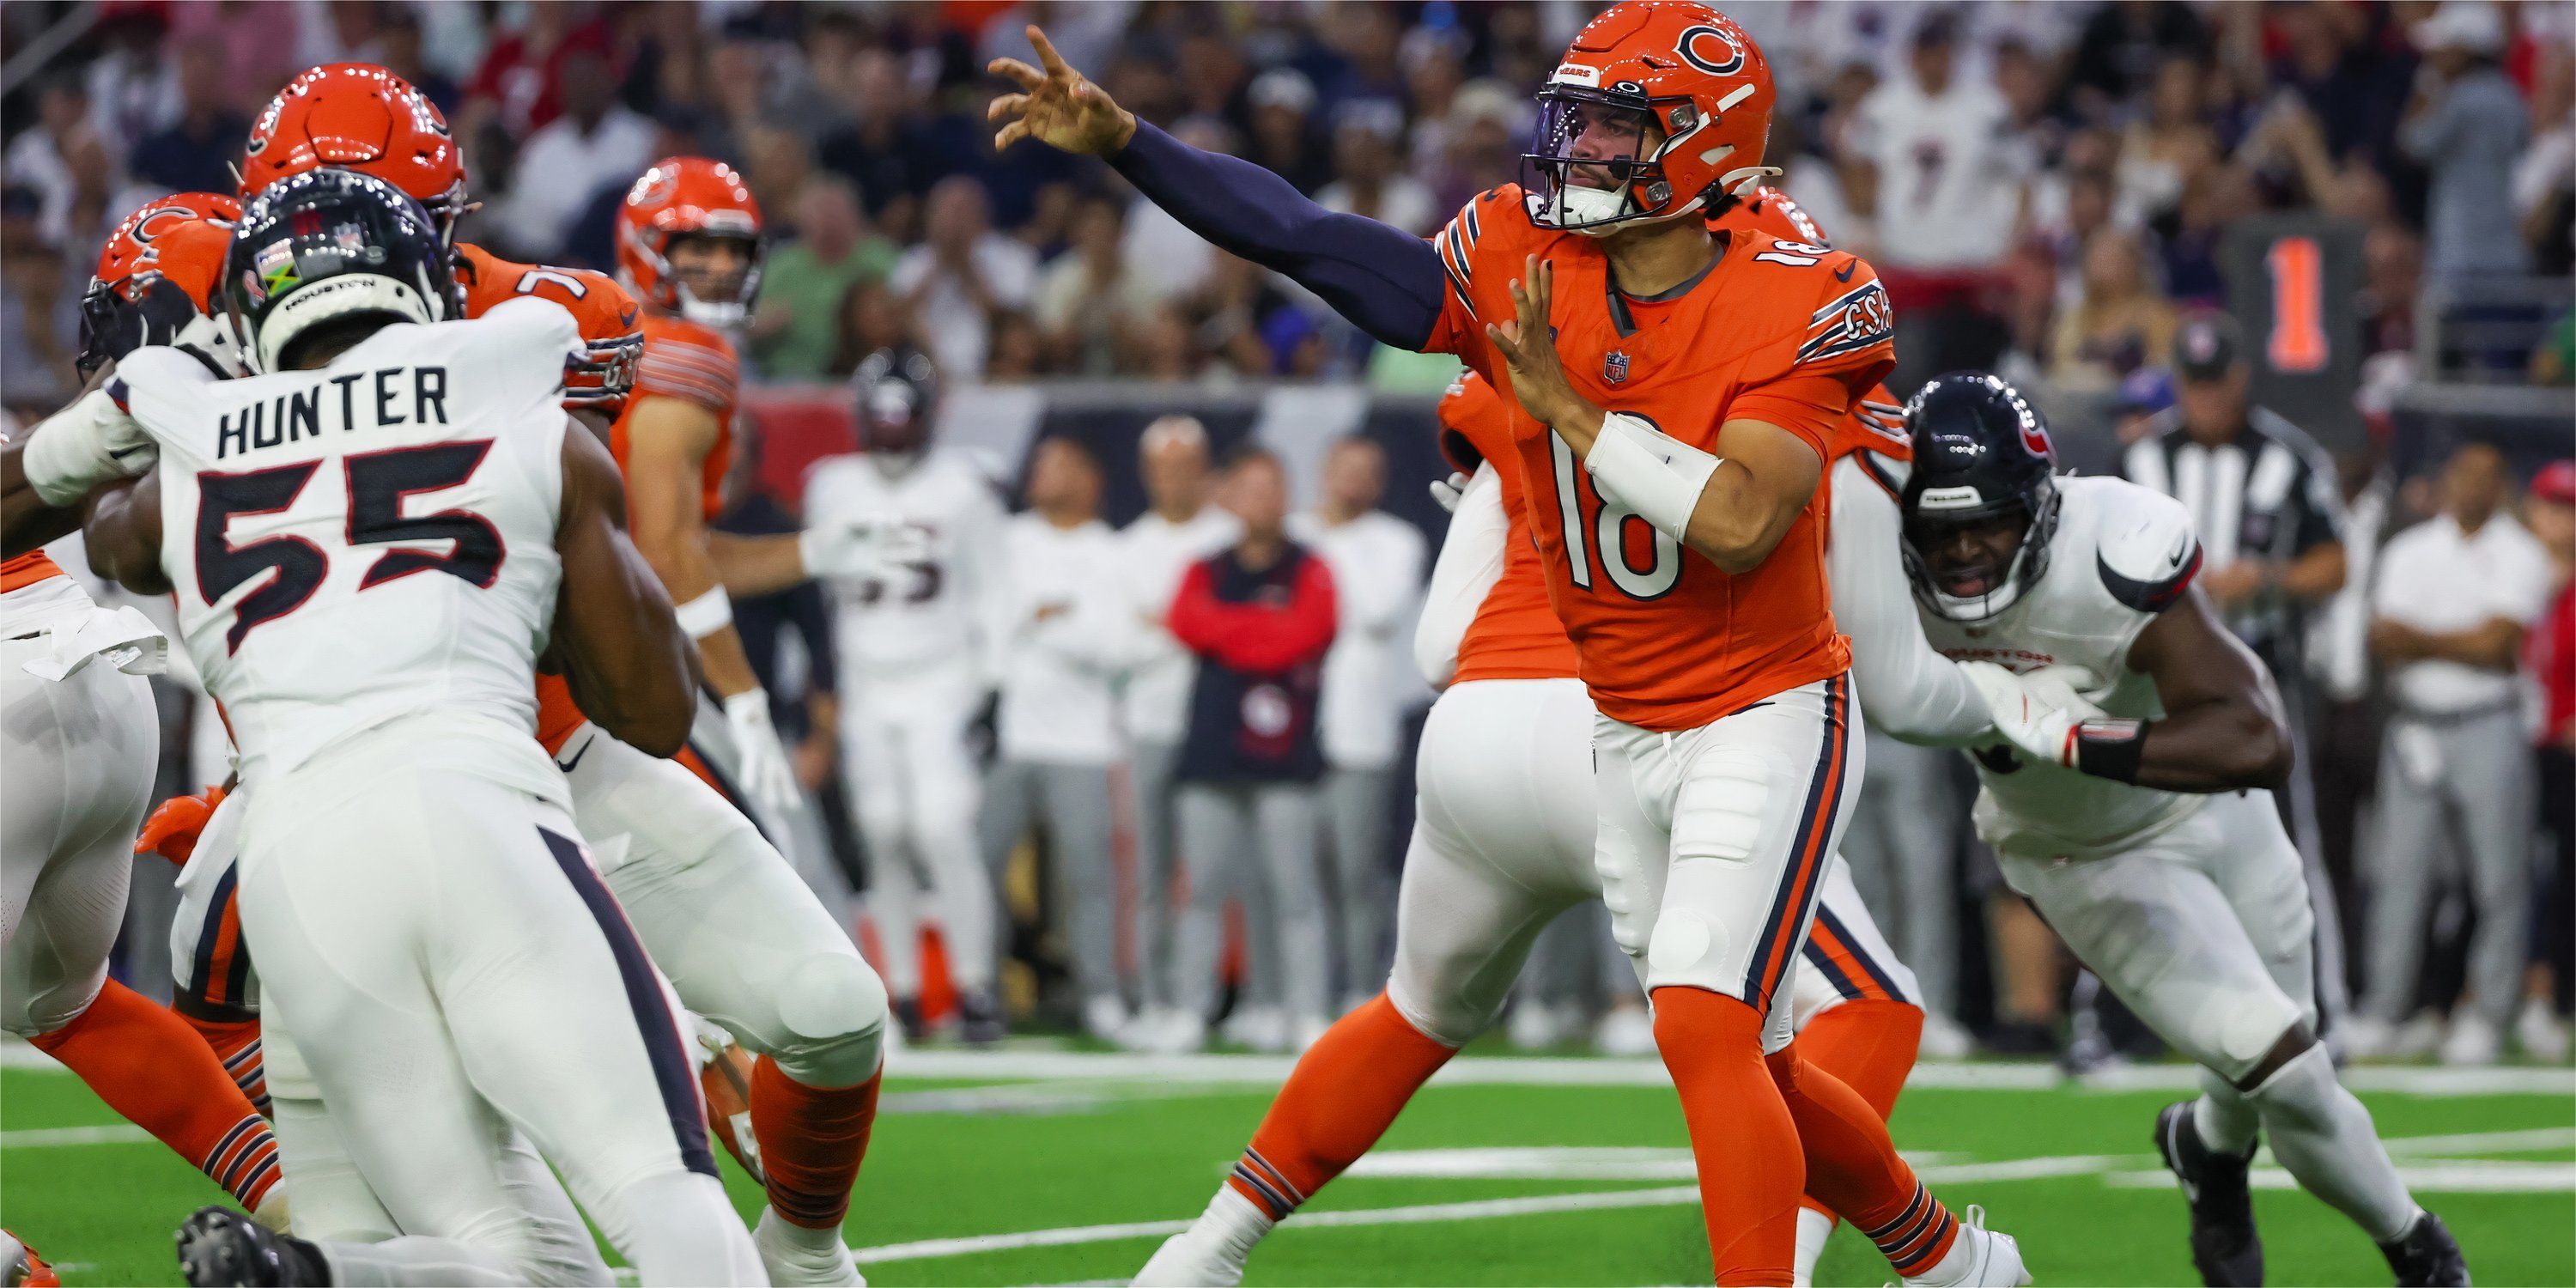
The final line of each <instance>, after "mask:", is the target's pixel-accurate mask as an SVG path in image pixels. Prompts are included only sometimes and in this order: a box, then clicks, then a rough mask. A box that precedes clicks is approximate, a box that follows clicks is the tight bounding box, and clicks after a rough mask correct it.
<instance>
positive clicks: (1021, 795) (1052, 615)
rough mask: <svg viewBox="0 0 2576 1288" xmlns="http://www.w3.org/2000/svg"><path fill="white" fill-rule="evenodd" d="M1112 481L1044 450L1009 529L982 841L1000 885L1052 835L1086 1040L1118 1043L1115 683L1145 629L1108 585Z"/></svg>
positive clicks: (1113, 556)
mask: <svg viewBox="0 0 2576 1288" xmlns="http://www.w3.org/2000/svg"><path fill="white" fill-rule="evenodd" d="M1103 483H1104V480H1103V479H1102V477H1101V473H1100V462H1099V459H1098V458H1097V457H1095V456H1093V455H1092V453H1091V449H1090V448H1088V447H1085V446H1083V444H1082V443H1081V441H1080V440H1078V439H1074V438H1071V437H1066V436H1063V435H1056V436H1051V437H1049V438H1046V439H1043V440H1041V441H1040V442H1039V443H1038V445H1037V448H1036V450H1035V451H1034V452H1033V453H1032V454H1031V456H1030V459H1029V480H1028V501H1029V509H1028V511H1027V512H1025V513H1022V514H1016V515H1013V516H1011V518H1010V520H1009V522H1008V523H1006V524H1005V525H1004V526H1003V529H1002V560H1001V565H1000V567H1001V585H999V586H998V587H996V588H995V589H994V592H993V594H994V598H995V603H996V607H995V614H996V616H997V618H998V619H999V620H998V621H997V622H996V624H995V637H996V638H995V642H994V648H995V651H996V652H997V654H998V658H997V669H998V672H999V675H1000V680H1001V685H1000V687H1001V704H1000V708H999V711H998V713H997V724H996V732H997V735H998V740H999V751H1000V761H999V763H997V764H995V765H994V766H993V768H992V770H991V771H990V772H989V773H988V774H986V776H985V779H984V812H983V842H984V859H985V866H986V868H987V870H989V871H991V872H993V873H996V874H999V873H1001V872H1002V871H1003V870H1004V868H1005V867H1006V866H1007V865H1008V863H1009V859H1010V853H1011V851H1012V850H1013V849H1015V848H1017V847H1018V845H1019V843H1020V841H1021V839H1022V837H1024V836H1025V835H1026V834H1027V833H1028V832H1029V831H1030V830H1031V829H1032V828H1035V829H1036V830H1038V831H1041V832H1043V833H1044V834H1045V835H1046V839H1047V850H1046V853H1047V866H1048V868H1049V870H1050V873H1051V875H1052V876H1053V878H1054V879H1053V881H1052V883H1051V897H1052V898H1053V900H1054V901H1055V904H1056V906H1057V907H1058V908H1060V909H1062V910H1063V913H1062V915H1063V916H1064V917H1065V927H1064V928H1065V939H1066V949H1067V956H1068V958H1069V959H1070V964H1071V966H1072V968H1073V983H1074V988H1075V990H1076V992H1077V993H1078V994H1079V996H1080V999H1081V1006H1082V1011H1081V1013H1082V1027H1083V1030H1084V1031H1085V1032H1087V1033H1089V1034H1091V1035H1092V1036H1093V1037H1097V1038H1102V1039H1107V1040H1116V1039H1121V1038H1124V1037H1125V1036H1126V1035H1127V1024H1128V1018H1129V1012H1128V1003H1127V998H1128V997H1129V996H1130V995H1131V994H1132V993H1133V992H1134V990H1133V989H1132V988H1130V987H1129V986H1128V982H1127V981H1125V980H1123V979H1121V978H1120V972H1119V967H1118V923H1117V907H1118V875H1117V872H1116V871H1115V870H1114V869H1113V868H1112V867H1111V866H1110V859H1109V836H1110V794H1109V769H1110V766H1111V765H1112V764H1114V763H1116V761H1117V759H1118V729H1117V721H1116V718H1115V709H1116V704H1117V703H1116V696H1115V692H1114V689H1113V682H1114V681H1115V679H1116V678H1117V674H1118V672H1119V670H1120V669H1121V668H1122V667H1124V666H1125V665H1126V661H1127V658H1128V657H1129V655H1130V654H1131V653H1132V651H1133V644H1132V643H1131V641H1132V640H1133V638H1134V625H1133V617H1132V615H1131V614H1130V612H1129V610H1128V605H1127V597H1126V595H1125V593H1124V591H1123V589H1122V588H1121V587H1120V586H1119V584H1118V582H1117V581H1116V580H1115V579H1113V578H1110V577H1107V576H1103V575H1102V572H1103V570H1104V569H1106V568H1108V567H1110V566H1111V565H1112V564H1113V563H1115V562H1116V560H1117V558H1118V537H1117V534H1116V533H1115V532H1113V531H1111V530H1110V527H1109V525H1108V524H1105V523H1102V522H1101V521H1100V494H1101V489H1102V485H1103Z"/></svg>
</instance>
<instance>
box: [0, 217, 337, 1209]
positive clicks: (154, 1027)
mask: <svg viewBox="0 0 2576 1288" xmlns="http://www.w3.org/2000/svg"><path fill="white" fill-rule="evenodd" d="M240 215H241V209H240V207H239V206H237V205H235V204H234V202H233V200H232V199H231V198H230V197H226V196H221V195H218V194H215V193H204V192H191V193H180V194H178V195H176V196H170V197H163V198H161V199H159V200H157V201H153V202H151V203H149V204H147V205H145V206H144V207H143V208H142V209H140V210H137V211H135V212H134V213H133V214H131V215H129V216H127V217H126V218H125V220H124V222H122V223H120V224H118V225H117V228H116V231H115V232H114V233H112V234H110V235H109V237H108V240H107V245H106V247H105V248H104V249H102V250H101V251H100V252H99V262H98V271H97V275H96V276H95V277H93V278H92V279H91V282H90V287H89V290H88V292H87V294H86V295H85V296H84V297H83V299H82V302H81V347H80V355H79V358H78V359H77V365H78V367H79V370H80V373H81V375H82V376H83V377H85V378H88V377H94V376H97V375H99V374H100V373H101V371H102V370H103V369H104V368H105V367H106V366H107V364H109V363H111V362H113V361H114V360H116V359H117V358H120V357H122V356H124V355H125V354H127V353H129V352H132V351H133V350H135V349H136V348H138V347H140V346H142V345H144V344H147V343H152V344H164V345H167V344H179V343H186V344H189V345H191V346H193V347H192V351H193V352H198V353H204V354H205V355H206V356H207V359H208V360H209V361H213V362H215V363H217V364H218V365H229V363H230V361H231V356H230V346H229V345H225V344H222V343H221V342H220V337H219V335H218V333H217V332H215V331H214V329H213V328H211V327H208V326H204V325H201V324H202V323H203V321H204V319H203V316H202V313H203V310H202V304H203V302H204V300H205V299H206V296H207V292H208V291H209V290H211V289H212V288H213V286H214V284H215V279H216V277H217V276H218V274H219V273H220V271H221V268H222V265H223V256H224V250H225V248H226V247H227V246H228V245H229V243H230V240H231V236H232V221H233V220H235V219H237V218H239V217H240ZM104 398H105V395H104V394H101V393H98V392H96V391H91V392H88V393H85V394H83V395H82V398H81V400H80V401H79V402H77V403H75V404H74V406H73V407H72V408H71V409H69V410H67V411H66V412H64V413H63V416H64V417H65V418H66V419H65V421H64V422H63V423H64V424H66V425H73V426H75V427H74V428H67V429H65V430H63V431H62V432H63V437H62V438H61V439H59V440H55V441H48V439H50V438H51V435H52V433H53V430H52V428H51V427H50V422H49V424H48V425H47V426H39V427H37V429H36V430H35V431H34V436H33V437H32V438H26V437H22V438H21V440H20V441H18V442H14V443H12V444H10V451H9V453H8V461H9V465H8V467H7V472H8V473H9V474H10V475H11V476H12V477H11V478H10V480H9V482H10V488H9V491H10V498H9V500H10V503H9V505H8V507H7V508H8V511H9V516H10V520H11V529H12V530H11V532H10V533H9V540H8V549H9V550H10V551H12V552H13V554H12V555H11V557H9V558H7V559H6V561H5V562H0V706H5V708H6V710H7V711H8V718H7V720H6V721H5V723H0V739H5V741H6V743H7V746H8V748H9V754H8V757H7V758H8V760H9V763H10V772H11V780H10V787H11V791H10V807H9V810H8V815H7V830H6V835H5V839H4V840H0V999H4V1001H0V1028H5V1029H6V1030H7V1031H8V1032H10V1033H13V1034H16V1035H17V1036H19V1037H22V1038H26V1039H27V1040H28V1041H29V1042H30V1043H32V1044H33V1045H34V1046H35V1047H36V1048H37V1049H38V1050H40V1051H43V1052H45V1053H47V1054H49V1055H51V1056H53V1057H54V1058H55V1059H57V1060H59V1061H61V1062H62V1063H63V1064H64V1065H65V1066H66V1067H68V1068H70V1069H71V1070H72V1072H74V1073H76V1074H79V1075H80V1077H81V1080H82V1081H83V1082H85V1083H87V1084H88V1085H89V1087H90V1089H91V1090H93V1091H95V1092H97V1093H98V1094H99V1097H100V1098H101V1099H103V1100H105V1101H107V1103H108V1105H109V1106H110V1107H111V1108H113V1109H115V1110H116V1111H117V1112H118V1113H120V1114H122V1115H124V1116H125V1117H126V1118H128V1119H130V1120H132V1121H133V1122H135V1123H136V1124H138V1125H140V1126H141V1127H143V1128H144V1129H145V1130H147V1131H149V1132H151V1133H152V1134H153V1135H154V1136H155V1137H157V1138H159V1139H160V1140H161V1141H162V1142H163V1143H164V1144H167V1145H168V1146H170V1148H171V1149H173V1150H175V1151H177V1152H178V1153H179V1155H180V1156H181V1157H183V1158H185V1159H187V1160H188V1162H189V1163H191V1164H193V1165H195V1166H196V1167H198V1168H199V1169H200V1170H202V1171H204V1172H205V1173H206V1175H207V1176H208V1177H210V1178H212V1179H213V1180H214V1181H215V1182H216V1183H218V1184H220V1185H222V1186H223V1187H224V1188H225V1189H226V1190H227V1191H229V1192H230V1193H231V1194H232V1196H233V1198H234V1200H235V1201H236V1202H238V1203H240V1204H241V1206H242V1207H243V1208H244V1209H245V1210H248V1211H250V1212H253V1213H255V1214H257V1215H258V1216H259V1217H260V1219H261V1220H263V1221H266V1222H268V1223H269V1224H271V1225H272V1226H275V1227H277V1228H281V1229H282V1228H284V1225H285V1214H286V1191H285V1189H284V1188H283V1187H281V1186H279V1185H278V1160H277V1145H276V1142H275V1140H274V1138H273V1136H272V1134H271V1132H270V1130H269V1127H268V1124H267V1123H266V1122H264V1121H262V1120H261V1118H260V1116H259V1113H258V1111H257V1108H256V1106H254V1105H253V1103H252V1102H251V1101H250V1100H249V1099H248V1098H247V1097H246V1095H245V1094H244V1090H243V1089H242V1088H240V1087H237V1086H236V1085H235V1083H234V1081H233V1077H232V1075H231V1074H230V1073H229V1072H227V1071H226V1068H225V1066H224V1064H223V1063H221V1062H220V1061H219V1060H218V1059H217V1057H216V1056H215V1055H214V1054H212V1053H210V1052H209V1051H208V1049H207V1047H206V1045H205V1044H203V1043H200V1042H199V1041H198V1040H197V1038H196V1037H195V1036H194V1035H193V1034H191V1033H190V1032H189V1025H188V1024H187V1023H186V1022H183V1021H182V1019H181V1018H180V1017H179V1016H177V1015H173V1014H172V1013H171V1012H170V1011H169V1010H166V1009H164V1008H162V1007H160V1006H157V1005H154V1004H153V1003H152V1002H150V1001H148V1000H146V999H145V998H143V997H142V996H141V995H140V994H137V993H135V992H134V991H133V990H131V989H129V988H127V987H126V986H125V985H123V984H121V983H118V982H117V981H115V980H113V979H110V978H109V977H108V973H107V967H108V957H109V953H110V951H111V950H112V949H113V948H114V947H115V944H116V937H117V933H118V931H119V929H120V928H121V927H122V926H123V924H124V921H125V894H126V884H127V882H128V880H129V879H130V878H131V875H132V871H133V867H132V864H133V859H132V857H131V855H130V854H129V853H128V850H129V849H130V847H131V845H132V842H133V837H134V831H135V828H136V827H137V826H138V825H139V824H141V823H142V821H143V811H144V809H145V807H147V806H148V805H149V804H150V803H151V792H152V779H153V775H154V772H155V769H156V767H157V764H158V761H159V755H160V753H159V745H160V721H159V717H158V716H157V715H156V714H155V713H154V710H153V703H152V694H151V688H150V685H149V684H148V683H147V682H146V681H145V680H144V679H143V677H144V676H145V675H146V674H149V673H151V672H153V671H157V670H158V669H160V665H161V661H162V658H163V656H164V654H165V652H166V650H167V648H168V644H167V641H166V640H164V639H163V638H162V635H161V633H160V631H159V630H157V629H155V628H154V627H153V625H152V624H151V622H150V621H149V620H147V619H146V618H145V617H144V616H143V615H142V614H141V613H139V612H137V611H136V610H134V609H132V608H121V609H116V610H113V611H111V610H109V609H106V608H103V607H100V606H99V605H98V604H96V603H94V602H93V601H92V600H91V599H90V597H89V596H88V595H87V594H85V593H83V591H82V590H81V588H80V586H79V584H78V583H76V582H74V581H73V580H72V579H71V578H69V577H67V576H65V575H64V574H63V570H62V569H61V568H59V567H57V566H55V564H54V561H53V560H52V559H50V558H48V557H46V555H45V553H44V551H43V550H42V549H39V548H37V547H38V546H39V545H40V544H41V543H43V542H45V541H47V540H50V539H52V538H54V537H58V536H61V535H64V534H66V533H68V532H69V531H71V530H72V529H73V528H74V527H75V526H77V524H78V522H79V514H78V511H77V510H76V509H73V508H71V505H72V503H73V502H75V501H76V500H77V497H76V496H74V495H70V494H65V493H59V492H58V493H56V494H54V495H52V496H46V495H41V494H39V493H37V492H34V491H32V490H28V489H27V488H26V487H25V481H26V480H25V477H24V475H23V473H22V472H21V469H22V467H23V466H24V464H25V453H26V452H29V451H34V452H35V453H36V454H37V458H38V460H39V462H41V461H42V459H43V457H44V455H45V453H47V452H49V451H52V450H56V449H60V448H64V447H68V446H70V445H72V444H73V442H74V441H75V440H76V439H77V438H78V437H79V433H78V430H77V428H76V425H77V423H78V422H79V421H81V420H83V419H84V418H88V417H93V416H96V415H99V414H101V409H102V403H103V400H104Z"/></svg>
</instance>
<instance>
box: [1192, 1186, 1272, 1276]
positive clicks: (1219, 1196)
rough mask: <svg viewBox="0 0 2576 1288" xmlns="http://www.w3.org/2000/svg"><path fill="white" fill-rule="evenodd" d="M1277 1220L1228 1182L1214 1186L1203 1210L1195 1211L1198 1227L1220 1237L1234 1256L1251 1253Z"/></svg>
mask: <svg viewBox="0 0 2576 1288" xmlns="http://www.w3.org/2000/svg"><path fill="white" fill-rule="evenodd" d="M1277 1225H1278V1222H1276V1221H1273V1220H1271V1219H1270V1214H1269V1213H1267V1212H1264V1211H1262V1210H1261V1208H1260V1206H1259V1205H1257V1204H1255V1203H1254V1202H1253V1201H1252V1200H1250V1199H1248V1198H1245V1197H1243V1196H1242V1195H1240V1194H1237V1193H1235V1192H1234V1187H1233V1186H1231V1185H1220V1186H1218V1187H1216V1197H1215V1198H1212V1199H1209V1200H1208V1205H1207V1211H1205V1212H1201V1213H1199V1219H1198V1227H1199V1228H1200V1229H1201V1230H1205V1231H1207V1232H1209V1233H1211V1234H1214V1235H1216V1236H1217V1237H1218V1238H1220V1239H1222V1240H1224V1242H1225V1247H1226V1250H1227V1251H1228V1252H1231V1253H1233V1254H1234V1257H1235V1260H1237V1261H1243V1260H1245V1259H1248V1258H1249V1257H1251V1256H1252V1250H1253V1249H1254V1248H1257V1247H1259V1246H1261V1241H1262V1240H1263V1239H1265V1238H1268V1237H1269V1235H1270V1231H1271V1230H1272V1229H1273V1228H1274V1227H1276V1226H1277Z"/></svg>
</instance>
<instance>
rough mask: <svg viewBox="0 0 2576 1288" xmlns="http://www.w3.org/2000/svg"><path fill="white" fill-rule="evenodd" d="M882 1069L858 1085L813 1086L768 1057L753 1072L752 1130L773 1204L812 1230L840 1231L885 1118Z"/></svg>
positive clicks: (753, 1067) (779, 1213) (782, 1212)
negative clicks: (880, 1108) (874, 1131)
mask: <svg viewBox="0 0 2576 1288" xmlns="http://www.w3.org/2000/svg"><path fill="white" fill-rule="evenodd" d="M884 1081H885V1071H884V1070H882V1069H880V1070H878V1071H877V1072H876V1073H873V1074H870V1075H868V1080H867V1081H865V1082H862V1083H860V1084H859V1085H857V1086H855V1087H836V1088H823V1087H809V1086H806V1085H805V1084H803V1083H801V1082H798V1081H796V1080H795V1079H794V1078H790V1077H788V1076H787V1075H786V1074H784V1073H781V1072H780V1071H779V1069H778V1062H777V1061H775V1060H772V1059H770V1058H769V1057H768V1056H762V1057H760V1063H758V1064H756V1065H753V1066H752V1070H751V1134H752V1136H753V1138H755V1139H756V1140H758V1141H759V1142H760V1167H761V1173H762V1178H763V1180H764V1181H765V1182H766V1187H767V1189H768V1191H769V1206H771V1207H774V1208H776V1209H778V1215H780V1216H781V1217H784V1218H786V1219H787V1220H789V1221H791V1222H794V1223H795V1224H797V1225H801V1226H804V1227H806V1228H807V1229H810V1230H831V1229H838V1228H839V1227H840V1224H841V1218H843V1217H845V1216H848V1215H849V1212H850V1187H851V1186H853V1185H856V1184H857V1183H858V1180H859V1162H860V1160H862V1159H864V1158H866V1157H867V1153H868V1132H869V1130H870V1129H871V1128H873V1127H875V1126H876V1121H877V1087H878V1085H879V1084H880V1083H882V1082H884Z"/></svg>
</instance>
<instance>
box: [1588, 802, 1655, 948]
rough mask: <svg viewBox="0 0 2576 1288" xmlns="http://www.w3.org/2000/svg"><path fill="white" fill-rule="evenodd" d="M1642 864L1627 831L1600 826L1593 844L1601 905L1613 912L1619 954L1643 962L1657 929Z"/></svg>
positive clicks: (1612, 930)
mask: <svg viewBox="0 0 2576 1288" xmlns="http://www.w3.org/2000/svg"><path fill="white" fill-rule="evenodd" d="M1659 857H1660V856H1659ZM1641 862H1643V857H1642V856H1641V855H1639V854H1638V853H1637V844H1636V842H1635V841H1634V840H1632V839H1631V838H1630V837H1629V836H1628V834H1627V833H1626V832H1624V831H1621V830H1620V829H1619V827H1618V826H1617V825H1616V824H1613V823H1609V822H1603V823H1601V824H1600V825H1599V830H1598V832H1597V833H1596V834H1595V836H1594V838H1593V844H1592V871H1593V873H1594V875H1596V876H1598V877H1600V878H1601V906H1602V907H1604V908H1606V909H1608V910H1609V912H1610V938H1611V939H1612V940H1614V941H1616V942H1617V943H1618V945H1619V951H1621V952H1624V953H1626V954H1628V956H1629V957H1630V958H1632V959H1635V960H1637V961H1640V962H1642V961H1644V959H1645V956H1646V946H1647V941H1648V937H1649V936H1651V935H1652V934H1653V933H1654V929H1655V924H1654V917H1655V910H1654V909H1652V908H1649V907H1645V906H1644V904H1645V902H1646V899H1645V877H1644V874H1643V873H1642V872H1640V871H1638V865H1639V864H1640V863H1641Z"/></svg>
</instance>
